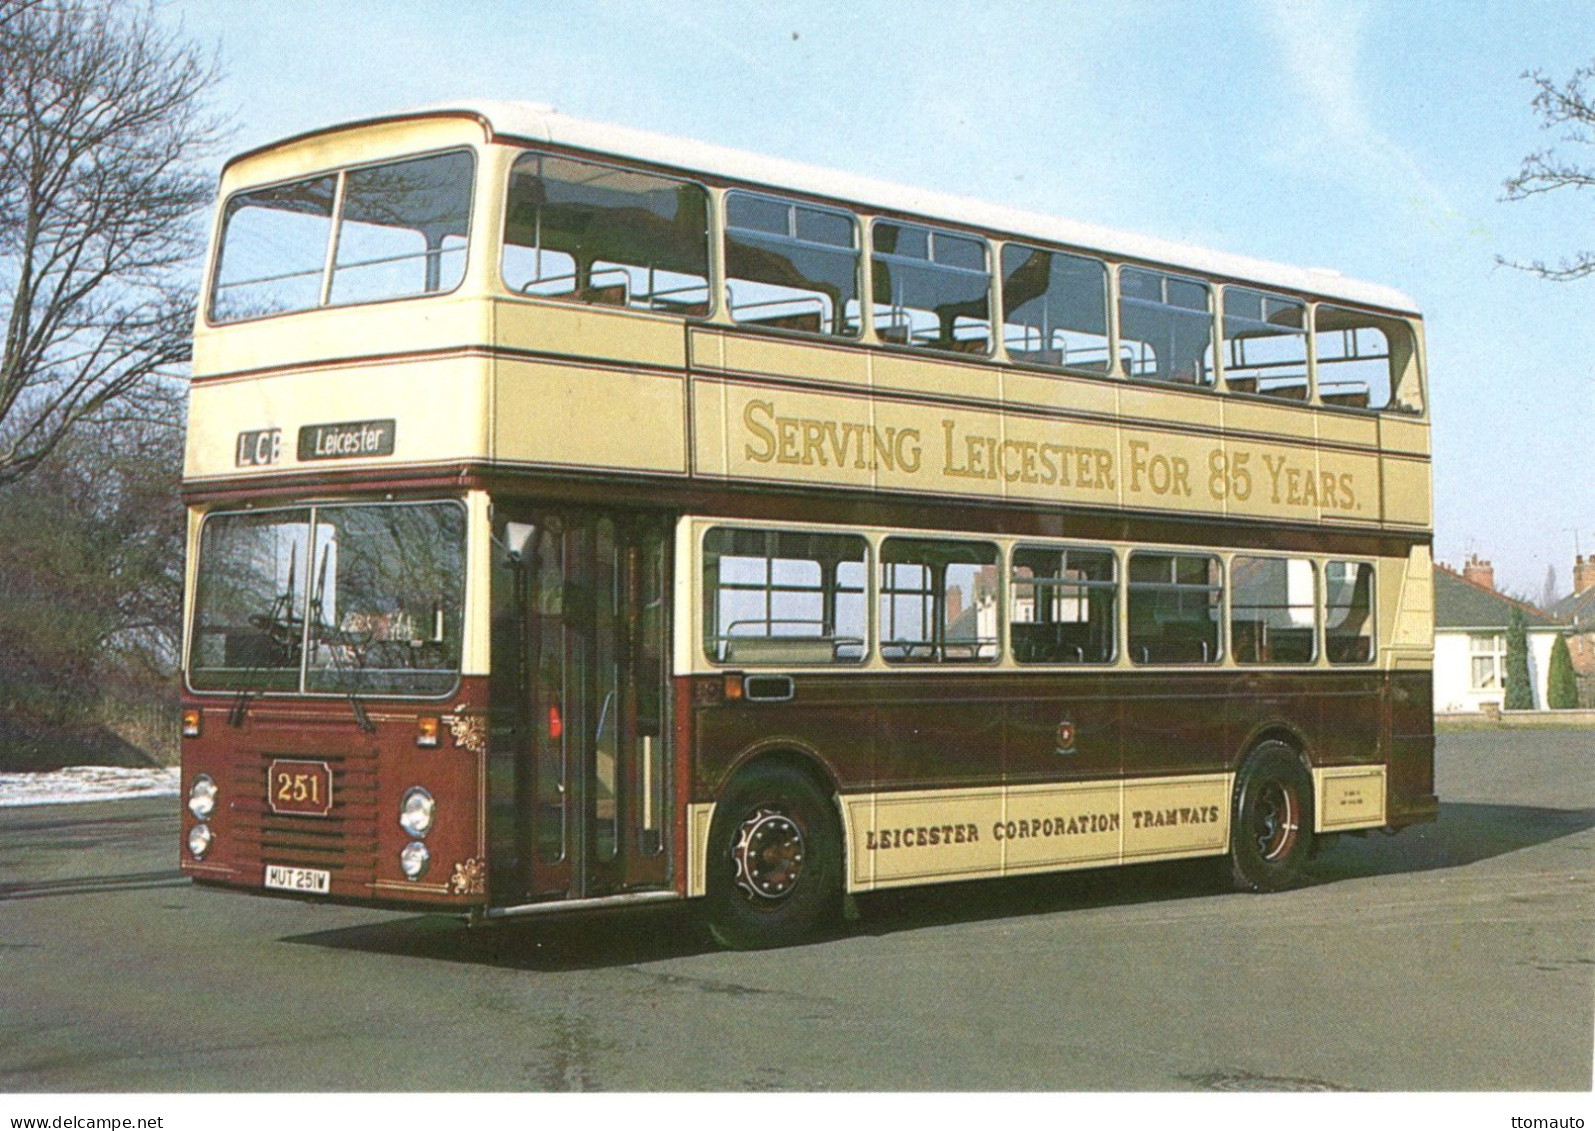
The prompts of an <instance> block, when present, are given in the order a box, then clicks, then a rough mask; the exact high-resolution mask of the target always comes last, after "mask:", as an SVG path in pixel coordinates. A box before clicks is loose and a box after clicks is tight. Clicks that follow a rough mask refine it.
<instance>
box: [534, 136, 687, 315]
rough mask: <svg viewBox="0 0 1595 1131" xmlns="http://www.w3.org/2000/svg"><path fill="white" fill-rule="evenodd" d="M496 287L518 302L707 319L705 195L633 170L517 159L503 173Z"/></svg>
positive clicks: (559, 159)
mask: <svg viewBox="0 0 1595 1131" xmlns="http://www.w3.org/2000/svg"><path fill="white" fill-rule="evenodd" d="M504 283H505V285H506V286H508V287H509V289H510V290H512V291H515V292H517V293H519V294H527V295H536V296H538V297H540V298H555V299H564V300H567V301H571V302H584V303H592V304H597V305H602V306H624V307H630V308H632V309H635V310H659V311H665V312H668V313H675V314H707V313H708V311H709V194H708V192H707V191H706V190H705V189H704V188H703V187H702V186H701V185H697V184H693V183H692V182H690V181H682V180H676V179H675V178H672V177H660V176H655V175H654V174H652V173H643V172H639V171H637V170H634V169H619V168H612V167H610V166H608V165H598V164H595V163H593V162H589V161H574V160H571V159H570V158H568V157H554V156H550V155H547V154H542V153H525V154H522V155H521V156H520V157H518V158H517V159H516V161H515V165H514V167H513V168H512V169H511V170H510V187H509V200H508V203H507V205H506V208H505V218H504Z"/></svg>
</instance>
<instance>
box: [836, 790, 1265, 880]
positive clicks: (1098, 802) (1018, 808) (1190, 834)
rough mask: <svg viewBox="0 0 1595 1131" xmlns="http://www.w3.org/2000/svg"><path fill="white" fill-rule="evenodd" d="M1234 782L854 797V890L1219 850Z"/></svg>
mask: <svg viewBox="0 0 1595 1131" xmlns="http://www.w3.org/2000/svg"><path fill="white" fill-rule="evenodd" d="M1233 783H1234V776H1233V775H1231V774H1204V775H1200V776H1194V777H1181V778H1147V779H1136V780H1132V781H1127V782H1123V783H1120V782H1116V781H1113V782H1080V783H1068V784H1063V785H1040V786H1022V787H1017V788H1014V789H1011V790H1007V791H1004V790H1003V789H1002V788H1001V787H995V786H994V787H990V788H984V789H946V790H915V791H907V792H900V793H899V792H894V793H883V794H871V793H862V794H849V795H847V796H845V797H843V798H842V805H843V808H844V810H845V820H846V827H847V829H848V833H849V837H850V841H849V845H848V849H849V851H848V869H847V885H848V890H850V891H870V890H874V889H878V888H890V887H902V886H906V885H909V884H917V883H928V882H932V881H939V880H959V879H980V878H988V877H996V876H1005V875H1019V874H1024V873H1028V872H1042V871H1061V870H1065V869H1070V868H1087V867H1096V866H1100V865H1110V864H1117V863H1127V862H1131V861H1143V860H1174V859H1180V858H1182V857H1188V856H1206V855H1218V854H1221V853H1223V852H1225V851H1226V850H1227V849H1228V847H1229V797H1230V790H1231V788H1232V786H1233Z"/></svg>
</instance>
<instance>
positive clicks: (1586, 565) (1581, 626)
mask: <svg viewBox="0 0 1595 1131" xmlns="http://www.w3.org/2000/svg"><path fill="white" fill-rule="evenodd" d="M1551 615H1552V616H1554V617H1556V618H1557V619H1558V620H1560V621H1562V622H1563V623H1564V624H1565V625H1567V652H1568V655H1569V656H1570V657H1572V660H1573V671H1574V673H1575V674H1576V675H1577V676H1578V701H1579V703H1580V704H1581V705H1583V706H1586V707H1590V706H1595V554H1591V555H1590V556H1589V557H1588V558H1587V559H1586V558H1585V557H1584V555H1583V554H1580V555H1578V558H1577V560H1576V561H1575V562H1574V563H1573V592H1572V593H1571V594H1570V595H1568V596H1566V597H1563V598H1562V599H1561V600H1560V601H1558V602H1557V603H1556V604H1554V605H1552V606H1551Z"/></svg>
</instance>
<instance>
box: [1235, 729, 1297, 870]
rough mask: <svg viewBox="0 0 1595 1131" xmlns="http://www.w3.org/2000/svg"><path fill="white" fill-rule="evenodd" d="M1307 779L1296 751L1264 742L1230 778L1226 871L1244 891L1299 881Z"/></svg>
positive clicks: (1275, 743)
mask: <svg viewBox="0 0 1595 1131" xmlns="http://www.w3.org/2000/svg"><path fill="white" fill-rule="evenodd" d="M1312 797H1313V783H1312V778H1311V777H1309V776H1308V773H1307V770H1306V768H1305V767H1303V765H1302V762H1301V758H1300V757H1299V756H1298V755H1297V753H1296V751H1294V750H1292V749H1291V748H1290V747H1289V746H1286V745H1285V744H1284V743H1283V742H1265V743H1263V744H1262V745H1261V746H1259V747H1258V748H1257V749H1256V750H1253V751H1252V753H1251V755H1250V756H1248V757H1247V759H1246V761H1245V763H1244V764H1243V765H1242V766H1241V772H1240V774H1239V775H1238V776H1237V778H1236V780H1235V803H1234V811H1233V821H1232V824H1231V828H1230V870H1231V872H1232V873H1233V875H1234V879H1235V885H1236V886H1237V887H1239V888H1241V889H1243V890H1247V891H1282V890H1284V889H1285V888H1289V887H1293V886H1295V885H1296V884H1298V883H1300V882H1301V878H1302V869H1303V868H1304V867H1305V866H1306V863H1307V858H1308V856H1309V855H1310V854H1311V853H1312V844H1313V831H1312V820H1313V812H1312Z"/></svg>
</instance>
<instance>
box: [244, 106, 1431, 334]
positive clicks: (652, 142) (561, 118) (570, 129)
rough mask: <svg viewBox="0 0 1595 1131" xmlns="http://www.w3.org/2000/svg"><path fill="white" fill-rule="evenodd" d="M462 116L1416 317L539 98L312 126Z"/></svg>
mask: <svg viewBox="0 0 1595 1131" xmlns="http://www.w3.org/2000/svg"><path fill="white" fill-rule="evenodd" d="M462 114H463V115H468V116H471V117H474V118H477V119H479V120H481V121H482V122H483V123H484V124H485V125H486V126H487V128H488V129H489V131H490V132H491V133H492V134H493V135H494V136H496V137H503V138H514V139H520V140H525V141H530V142H544V143H547V144H553V145H560V146H566V147H570V148H572V149H580V150H587V151H590V152H593V153H598V154H605V155H609V156H613V157H621V158H626V157H629V158H634V159H637V160H640V161H645V162H648V163H650V164H654V165H660V166H665V167H669V168H673V169H678V170H682V171H684V172H689V173H690V172H697V173H704V174H709V175H712V176H716V177H722V178H725V179H727V180H731V181H741V182H745V183H748V184H752V185H758V186H763V187H767V188H770V189H775V190H780V189H786V190H790V191H793V192H799V193H803V194H806V195H810V196H817V197H829V198H831V199H834V200H837V201H840V202H848V203H853V204H857V205H860V206H863V207H865V208H869V207H871V206H873V207H875V208H879V209H882V210H885V211H889V212H897V213H906V214H909V215H913V216H918V217H922V218H924V219H927V220H946V221H949V222H951V223H954V224H960V225H965V226H968V227H972V228H984V229H988V230H994V231H998V232H1005V233H1009V234H1012V235H1014V236H1021V237H1023V236H1028V237H1031V238H1033V239H1038V240H1043V241H1046V242H1048V243H1057V244H1062V245H1065V246H1068V247H1075V248H1080V249H1082V250H1089V251H1095V252H1100V253H1102V254H1104V255H1106V256H1109V257H1111V258H1117V259H1131V260H1139V261H1142V262H1147V263H1153V264H1161V265H1164V266H1168V267H1174V268H1184V269H1186V270H1188V271H1193V272H1196V273H1198V274H1204V275H1214V276H1218V277H1220V278H1224V279H1233V280H1237V281H1244V282H1250V283H1256V284H1260V285H1264V286H1273V287H1279V288H1283V289H1285V290H1291V291H1298V292H1302V293H1305V294H1311V295H1316V296H1322V297H1324V298H1333V299H1341V300H1344V301H1347V302H1355V303H1361V304H1364V305H1367V306H1376V307H1381V308H1383V309H1386V310H1391V311H1399V312H1401V313H1404V314H1412V315H1417V314H1418V313H1419V311H1418V307H1417V305H1416V304H1415V303H1414V302H1413V300H1412V299H1411V298H1409V297H1408V296H1407V295H1405V294H1403V293H1401V292H1400V291H1398V290H1395V289H1394V288H1392V287H1386V286H1381V285H1379V284H1377V283H1367V282H1362V281H1359V280H1356V279H1349V278H1347V277H1345V276H1343V275H1341V274H1340V273H1339V272H1337V271H1333V270H1329V269H1327V268H1322V267H1292V266H1290V265H1288V264H1283V263H1272V262H1269V261H1267V260H1261V259H1252V258H1250V257H1248V256H1244V255H1232V254H1230V253H1228V252H1221V251H1211V250H1208V249H1206V248H1200V247H1195V246H1192V245H1190V244H1182V243H1177V242H1175V241H1173V240H1163V239H1157V238H1155V237H1152V236H1145V235H1139V234H1136V233H1133V232H1122V231H1117V230H1115V229H1112V228H1104V227H1101V226H1098V225H1095V224H1085V223H1080V222H1077V221H1073V220H1063V219H1060V218H1058V217H1056V216H1048V215H1045V214H1041V213H1035V212H1026V211H1023V210H1021V209H1016V208H1005V207H1002V206H1000V205H995V204H988V203H986V202H984V201H980V200H973V199H970V198H969V197H963V196H953V195H949V194H946V193H938V192H932V191H929V190H926V189H916V188H909V187H906V186H903V185H897V184H893V183H891V182H889V181H881V180H876V179H874V178H871V177H863V176H858V175H855V174H852V173H843V172H837V171H835V170H832V169H823V168H818V167H816V166H813V165H804V164H801V163H799V162H796V161H788V160H785V159H782V158H778V157H766V156H763V155H761V154H756V153H748V152H745V151H743V150H737V149H730V148H727V147H724V146H719V145H711V144H709V143H707V142H701V141H694V140H692V139H690V138H680V137H672V136H670V135H668V134H656V133H649V132H647V131H645V130H637V129H632V128H630V127H627V126H618V125H613V124H610V123H605V122H593V121H588V120H586V119H583V118H574V117H571V116H569V115H567V114H561V113H560V112H558V111H557V110H555V109H554V108H553V107H551V106H545V105H541V104H538V103H535V102H492V101H462V102H451V103H444V104H439V105H435V106H426V107H420V108H417V109H413V110H407V111H400V112H398V113H395V114H391V115H383V116H382V117H380V118H375V119H370V120H367V121H363V122H351V123H346V124H345V125H344V126H335V127H329V128H328V129H325V130H316V131H313V132H314V133H316V134H323V133H326V132H329V131H330V130H332V129H342V128H348V127H349V126H356V125H368V124H372V123H374V122H378V121H393V120H402V119H405V118H419V117H431V116H444V115H462ZM263 148H270V147H263ZM257 152H258V150H257Z"/></svg>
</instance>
